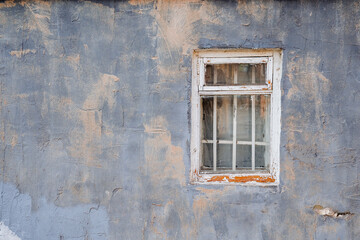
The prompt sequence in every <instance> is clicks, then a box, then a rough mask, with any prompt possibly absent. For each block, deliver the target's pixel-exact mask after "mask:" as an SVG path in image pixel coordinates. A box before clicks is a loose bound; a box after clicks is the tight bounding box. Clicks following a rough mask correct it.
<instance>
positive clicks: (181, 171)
mask: <svg viewBox="0 0 360 240" xmlns="http://www.w3.org/2000/svg"><path fill="white" fill-rule="evenodd" d="M144 127H145V133H146V134H147V138H146V140H145V160H146V173H147V175H149V176H150V177H151V180H152V182H153V184H160V185H162V182H164V181H167V180H168V179H175V180H177V181H178V182H179V183H180V184H181V185H183V186H184V185H185V182H186V181H185V165H184V161H183V149H182V148H181V147H179V146H174V145H172V143H171V133H170V132H169V131H168V130H167V121H166V119H165V118H164V117H162V116H159V117H156V118H154V119H152V120H151V121H150V123H149V124H145V125H144Z"/></svg>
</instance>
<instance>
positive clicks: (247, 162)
mask: <svg viewBox="0 0 360 240" xmlns="http://www.w3.org/2000/svg"><path fill="white" fill-rule="evenodd" d="M236 168H237V169H239V170H248V169H251V145H237V146H236Z"/></svg>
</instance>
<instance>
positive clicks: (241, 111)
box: [191, 49, 282, 185]
mask: <svg viewBox="0 0 360 240" xmlns="http://www.w3.org/2000/svg"><path fill="white" fill-rule="evenodd" d="M281 57H282V56H281V50H280V49H259V50H241V49H239V50H224V49H218V50H195V51H194V56H193V76H192V78H193V79H192V98H191V106H192V112H191V119H192V120H191V121H192V122H191V129H192V130H191V131H192V133H191V182H192V183H209V184H210V183H229V184H245V185H277V184H278V183H279V161H280V154H279V148H280V114H281V108H280V104H281V90H280V82H281V65H282V64H281V61H282V59H281Z"/></svg>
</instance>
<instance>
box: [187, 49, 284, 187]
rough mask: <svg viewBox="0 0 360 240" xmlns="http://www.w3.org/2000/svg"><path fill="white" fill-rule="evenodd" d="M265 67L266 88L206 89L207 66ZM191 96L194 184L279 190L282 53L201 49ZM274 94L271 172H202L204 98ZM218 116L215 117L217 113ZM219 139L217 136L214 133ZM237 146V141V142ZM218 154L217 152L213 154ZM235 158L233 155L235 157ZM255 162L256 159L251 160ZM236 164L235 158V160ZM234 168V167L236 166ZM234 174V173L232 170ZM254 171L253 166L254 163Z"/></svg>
mask: <svg viewBox="0 0 360 240" xmlns="http://www.w3.org/2000/svg"><path fill="white" fill-rule="evenodd" d="M230 63H254V64H255V63H266V64H267V74H266V84H264V85H251V86H250V85H247V86H240V85H232V86H205V67H206V65H207V64H230ZM192 69H193V70H192V94H191V173H190V182H191V183H192V184H236V185H260V186H276V185H278V184H279V181H280V178H279V177H280V176H279V173H280V131H281V122H280V119H281V86H280V84H281V73H282V50H281V49H201V50H194V53H193V62H192ZM256 94H271V104H270V108H271V110H270V167H269V171H265V172H264V171H247V172H246V171H234V173H209V172H208V171H201V151H202V150H201V144H202V143H201V141H202V139H201V117H200V115H201V102H200V100H201V99H200V98H201V96H206V95H211V96H216V95H256ZM215 114H216V113H215ZM215 139H216V133H215ZM234 139H235V140H234V141H235V144H236V137H235V138H234ZM214 153H216V152H214ZM233 154H234V153H233ZM252 161H254V158H253V159H252ZM232 162H234V157H233V159H232ZM215 168H216V167H215ZM233 168H234V163H233ZM233 170H234V169H233ZM253 170H254V163H253Z"/></svg>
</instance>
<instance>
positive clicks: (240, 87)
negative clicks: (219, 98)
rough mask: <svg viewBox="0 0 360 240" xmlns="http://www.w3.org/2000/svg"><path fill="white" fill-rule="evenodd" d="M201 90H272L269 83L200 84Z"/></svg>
mask: <svg viewBox="0 0 360 240" xmlns="http://www.w3.org/2000/svg"><path fill="white" fill-rule="evenodd" d="M199 90H201V91H229V90H233V91H246V90H249V91H253V90H271V89H270V88H269V87H268V85H227V86H199Z"/></svg>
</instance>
